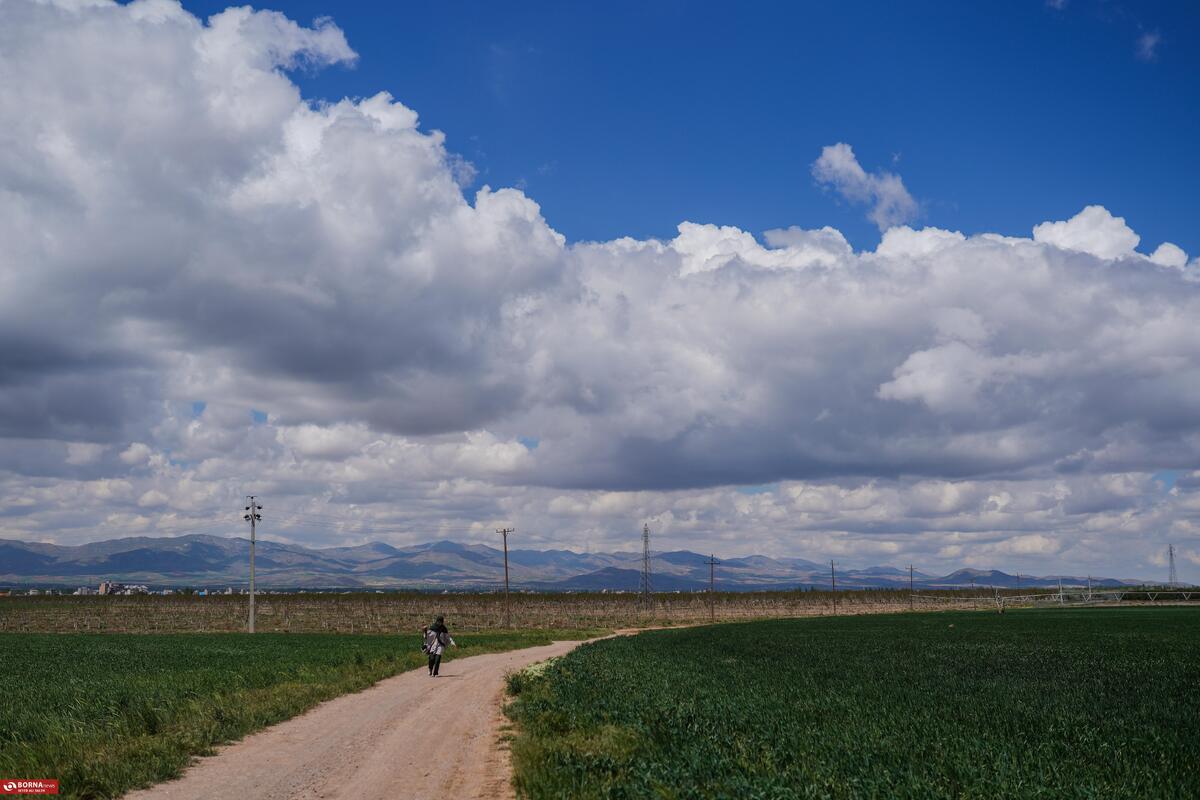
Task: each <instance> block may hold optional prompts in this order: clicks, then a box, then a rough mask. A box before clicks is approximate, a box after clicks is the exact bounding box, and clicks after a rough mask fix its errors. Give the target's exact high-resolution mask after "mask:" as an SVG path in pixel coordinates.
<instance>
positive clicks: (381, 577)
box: [0, 534, 1142, 591]
mask: <svg viewBox="0 0 1200 800" xmlns="http://www.w3.org/2000/svg"><path fill="white" fill-rule="evenodd" d="M641 561H642V557H641V554H640V553H632V552H615V553H576V552H573V551H571V550H509V551H508V564H509V574H510V581H511V584H512V586H513V587H514V588H518V589H530V590H540V591H601V590H610V591H635V590H637V588H638V586H639V580H640V575H641V572H640V571H641ZM249 562H250V542H249V540H248V539H240V538H225V537H220V536H209V535H204V534H191V535H187V536H179V537H173V538H152V537H133V538H125V539H112V540H109V541H103V542H93V543H91V544H83V545H76V546H63V545H54V544H42V543H35V542H21V541H15V540H5V539H0V585H13V586H64V587H66V586H79V585H94V584H96V583H98V582H99V581H101V580H113V581H119V582H122V583H138V584H147V585H150V586H153V587H171V586H175V587H178V586H195V587H220V586H227V585H230V586H244V585H245V584H246V583H247V582H248V579H249V574H250V565H249ZM255 579H256V583H257V585H258V586H259V587H261V588H274V589H300V588H346V589H402V588H403V589H425V590H439V591H440V590H446V589H454V590H458V589H495V588H497V587H500V586H503V585H504V553H503V552H502V551H501V550H498V549H496V548H494V547H488V546H487V545H481V544H461V543H457V542H449V541H438V542H429V543H426V544H419V545H413V546H410V547H392V546H391V545H388V544H383V543H381V542H373V543H370V544H364V545H358V546H356V547H329V548H320V549H317V548H308V547H301V546H299V545H293V544H281V543H277V542H271V541H263V540H259V541H258V542H257V543H256V550H255ZM1060 579H1061V580H1062V582H1063V584H1064V585H1083V584H1086V583H1087V581H1088V578H1080V577H1079V576H1066V575H1064V576H1059V575H1049V576H1042V577H1034V576H1030V575H1020V576H1016V575H1010V574H1008V573H1005V572H1000V571H998V570H974V569H960V570H957V571H955V572H952V573H950V574H949V575H942V576H935V575H928V574H925V573H922V572H914V573H913V584H914V585H915V586H916V587H918V588H926V589H933V588H937V589H955V588H970V587H972V586H976V587H990V586H997V587H1013V586H1024V587H1051V586H1058V583H1059V580H1060ZM708 580H709V567H708V557H707V556H703V555H700V554H698V553H692V552H689V551H687V550H675V551H670V552H661V553H655V554H654V556H653V560H652V585H653V587H654V589H655V591H695V590H698V589H704V588H707V587H708ZM1091 581H1092V584H1093V585H1094V586H1098V587H1100V586H1123V585H1133V584H1139V583H1142V582H1141V581H1133V580H1118V579H1114V578H1096V577H1093V578H1091ZM908 582H909V574H908V570H906V569H905V570H901V569H897V568H895V567H887V566H883V567H868V568H865V569H841V568H839V569H838V571H837V585H838V588H839V589H866V588H907V586H908ZM716 583H717V588H718V589H721V590H725V591H733V590H736V591H743V590H744V591H749V590H764V589H796V588H816V589H828V588H829V586H830V574H829V565H828V564H819V563H817V562H814V561H808V560H805V559H803V558H770V557H768V556H758V555H756V556H746V557H743V558H729V559H723V560H721V561H720V562H719V564H718V566H717V570H716Z"/></svg>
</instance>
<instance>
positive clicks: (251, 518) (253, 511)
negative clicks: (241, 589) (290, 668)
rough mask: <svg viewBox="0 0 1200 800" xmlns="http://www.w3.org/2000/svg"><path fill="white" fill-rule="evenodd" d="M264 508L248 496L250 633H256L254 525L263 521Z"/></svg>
mask: <svg viewBox="0 0 1200 800" xmlns="http://www.w3.org/2000/svg"><path fill="white" fill-rule="evenodd" d="M260 511H262V506H260V505H259V504H258V498H256V497H255V496H254V495H252V494H250V495H246V513H245V514H243V515H242V519H244V520H246V521H247V522H249V523H250V625H249V632H250V633H254V523H255V522H257V521H259V520H261V519H262V514H259V513H258V512H260Z"/></svg>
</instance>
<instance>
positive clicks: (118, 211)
mask: <svg viewBox="0 0 1200 800" xmlns="http://www.w3.org/2000/svg"><path fill="white" fill-rule="evenodd" d="M355 58H356V56H355V54H354V52H353V50H352V49H351V47H350V45H349V44H348V43H347V41H346V39H345V37H344V36H343V34H342V32H341V31H340V30H339V29H338V28H337V27H336V26H335V25H334V24H333V23H331V22H322V23H319V24H317V25H316V26H315V27H309V28H306V27H303V26H300V25H297V24H295V23H293V22H291V21H289V20H287V19H286V18H284V17H283V16H281V15H279V14H276V13H273V12H260V11H253V10H251V9H248V8H241V9H230V10H228V11H226V12H223V13H221V14H218V15H216V16H214V17H212V18H210V19H209V20H206V21H202V20H199V19H197V18H195V17H193V16H192V15H190V14H188V13H187V12H185V11H184V10H182V9H181V8H180V7H179V6H178V5H177V4H174V3H170V2H166V1H165V0H141V1H139V2H134V3H131V4H128V5H124V6H122V5H116V4H110V3H95V4H87V5H81V4H73V3H32V2H23V1H22V0H17V1H15V2H8V3H4V4H3V5H0V131H2V133H0V137H2V138H3V145H4V146H3V147H0V436H2V437H4V442H3V446H2V447H0V513H2V514H3V516H2V517H0V535H2V536H5V537H10V538H26V539H41V540H56V541H62V542H77V541H83V540H88V539H98V538H104V537H107V536H113V535H126V534H131V533H142V532H154V531H160V532H181V531H183V530H211V531H214V532H234V531H237V530H239V529H238V528H237V527H236V521H237V518H238V517H237V514H236V509H237V508H238V507H239V506H238V498H239V496H240V495H242V494H244V493H247V492H250V491H254V492H255V493H257V494H260V495H264V496H266V497H268V498H271V500H270V501H268V502H269V504H270V505H271V511H273V512H275V517H274V520H273V524H274V525H275V526H276V527H275V528H274V532H275V535H277V536H279V537H280V538H290V539H293V540H296V541H306V542H309V543H314V542H316V543H343V542H349V543H353V542H356V541H363V540H367V539H385V540H390V541H394V542H397V543H403V542H407V541H414V540H423V539H427V538H429V537H430V536H434V535H439V534H441V535H447V536H453V537H454V538H460V539H463V538H490V537H491V534H490V531H491V529H492V527H494V523H495V522H497V521H517V522H518V524H519V525H520V527H521V529H522V531H524V532H526V535H527V536H528V537H529V538H528V539H526V542H527V543H536V544H542V545H549V544H554V545H557V546H571V547H585V546H593V547H597V548H599V547H602V546H603V547H613V546H622V545H625V544H627V540H628V538H629V536H630V535H631V533H632V532H634V531H636V530H637V528H639V527H640V523H641V521H642V520H644V519H651V520H653V521H654V523H655V524H656V526H658V529H659V530H660V531H661V532H662V533H664V534H665V535H666V536H667V537H668V540H669V541H671V542H672V544H673V545H677V546H695V547H697V548H699V547H711V548H716V549H717V550H718V551H719V552H750V551H762V552H770V553H777V554H797V555H810V556H818V555H826V554H834V555H837V556H839V557H843V558H847V557H849V558H859V559H861V560H863V561H876V560H891V559H905V558H908V559H913V560H915V561H916V562H917V563H919V564H925V565H927V566H928V567H929V568H937V567H938V566H941V565H943V564H959V563H985V562H986V563H990V564H996V563H997V562H998V561H1003V562H1004V563H1006V564H1011V565H1012V566H1013V568H1022V569H1025V570H1026V571H1029V570H1030V569H1031V568H1032V567H1033V566H1034V565H1043V566H1045V567H1046V568H1047V569H1049V568H1051V567H1056V566H1058V565H1061V566H1064V567H1065V566H1067V565H1076V566H1079V567H1087V566H1092V565H1094V566H1095V567H1096V568H1100V567H1106V568H1108V569H1109V570H1110V571H1113V570H1116V569H1117V568H1118V567H1120V568H1121V569H1125V568H1126V567H1128V568H1129V569H1130V570H1133V571H1137V568H1138V567H1139V565H1151V564H1152V561H1150V560H1149V559H1151V555H1152V553H1153V552H1157V551H1156V548H1158V547H1159V544H1160V543H1161V542H1162V541H1164V539H1163V537H1164V536H1168V535H1169V536H1171V537H1173V540H1174V541H1176V542H1177V543H1179V544H1181V547H1182V548H1183V549H1184V550H1185V551H1187V552H1192V551H1200V528H1198V527H1197V513H1198V511H1200V494H1198V493H1197V491H1196V489H1197V486H1198V485H1200V472H1197V471H1195V470H1196V467H1197V465H1198V464H1200V405H1198V404H1197V403H1196V402H1195V398H1196V397H1197V396H1200V344H1198V343H1197V339H1196V337H1195V335H1194V320H1196V319H1197V318H1200V284H1198V283H1197V281H1196V275H1197V268H1196V262H1194V261H1192V262H1190V265H1189V262H1188V257H1187V254H1185V253H1183V251H1182V250H1180V249H1179V248H1178V247H1176V246H1175V245H1172V244H1170V243H1162V244H1160V245H1159V246H1158V247H1157V248H1156V249H1155V250H1154V251H1153V252H1152V254H1150V255H1146V254H1143V253H1142V252H1139V251H1138V250H1137V249H1136V248H1137V247H1138V246H1139V245H1140V244H1141V242H1140V240H1139V237H1138V236H1137V234H1135V233H1134V232H1133V231H1132V230H1130V229H1129V227H1128V226H1127V225H1126V223H1125V221H1124V220H1123V219H1121V218H1120V217H1114V216H1113V215H1112V214H1110V213H1109V212H1108V211H1107V210H1106V209H1104V208H1102V207H1099V206H1091V207H1088V208H1086V209H1084V210H1083V211H1081V212H1080V213H1079V214H1078V215H1076V216H1075V217H1073V218H1071V219H1069V220H1064V221H1051V222H1047V223H1044V224H1041V225H1038V226H1036V227H1035V228H1034V230H1033V233H1032V237H1031V238H1012V237H1004V236H998V235H994V234H981V235H971V236H966V235H963V234H961V233H958V232H954V231H944V230H939V229H936V228H925V229H921V230H915V229H912V228H909V227H906V226H904V225H903V223H904V222H907V221H909V220H911V219H912V218H913V216H914V215H915V213H916V210H917V207H916V203H915V201H913V199H912V197H911V196H910V195H909V194H908V192H907V190H905V188H904V186H903V183H902V182H901V181H900V179H899V177H897V176H894V175H889V174H886V173H875V174H871V173H867V172H865V171H864V170H863V169H862V167H861V166H860V165H859V164H858V161H857V159H856V158H855V157H854V153H853V150H852V149H851V148H850V147H849V146H848V145H845V144H838V145H834V146H832V147H828V148H825V150H824V151H823V152H822V153H821V156H820V157H819V158H818V160H817V162H816V163H815V164H814V165H813V168H812V169H813V174H814V176H815V177H816V178H817V179H818V180H819V181H821V182H823V183H827V184H829V185H830V186H832V187H833V188H834V189H835V190H836V191H838V192H839V193H841V194H842V195H843V196H845V197H846V198H847V199H850V200H852V201H856V202H862V203H865V204H868V205H869V206H870V207H871V211H870V216H871V218H872V219H873V220H874V221H875V222H876V223H877V224H878V225H879V227H880V229H881V230H883V231H884V234H883V237H882V241H881V242H880V244H879V246H878V247H877V248H876V249H875V250H874V251H862V252H855V251H854V250H853V248H852V247H851V246H850V245H849V244H848V242H847V241H846V239H845V238H844V237H843V236H842V235H841V233H839V232H838V231H836V230H834V229H832V228H828V227H825V228H820V229H815V230H814V229H805V228H802V227H792V228H787V229H779V230H772V231H767V232H765V233H764V234H763V236H762V237H761V240H760V238H759V237H756V236H755V235H753V234H752V233H751V232H748V231H742V230H739V229H737V228H732V227H722V226H717V225H711V224H698V223H692V222H683V223H682V224H680V226H679V230H678V235H677V236H676V237H675V238H673V239H670V240H664V241H659V240H635V239H628V238H626V239H618V240H615V241H609V242H591V243H574V244H572V243H568V242H566V241H565V239H564V237H563V236H561V235H560V234H559V233H557V232H556V231H555V230H554V229H553V228H552V226H551V225H550V224H549V223H548V222H547V221H546V220H545V219H544V218H543V216H542V213H541V209H540V208H539V206H538V205H537V203H536V202H534V200H533V199H531V198H530V197H528V196H526V195H525V194H524V193H523V192H521V191H518V190H515V189H508V188H501V189H492V188H489V187H486V186H485V187H482V188H479V189H478V190H474V191H472V190H469V188H468V187H469V186H470V181H471V176H472V170H471V169H470V167H469V165H467V164H465V163H464V162H463V161H462V160H461V159H459V158H458V157H456V156H455V155H454V154H453V153H450V152H448V151H447V150H446V148H445V145H444V137H443V136H442V134H441V133H439V132H437V131H425V130H423V129H422V128H421V126H420V121H419V117H418V115H417V113H416V112H415V111H414V110H412V109H409V108H408V107H406V106H404V105H403V104H402V103H401V102H399V101H397V100H395V99H394V98H392V97H390V96H389V95H387V94H386V93H380V94H377V95H374V96H372V97H367V98H357V99H345V100H341V101H339V102H336V103H318V102H312V101H308V100H306V99H305V98H304V97H302V95H301V93H300V91H299V89H298V88H297V86H296V85H295V84H294V83H293V82H292V81H291V80H290V79H289V77H288V75H287V71H288V70H290V69H294V68H296V67H298V66H305V67H307V68H317V67H321V66H327V65H331V64H338V63H346V62H350V61H353V60H354V59H355ZM1164 476H1165V477H1164ZM230 509H233V511H234V512H235V513H233V514H232V519H233V524H234V527H233V528H232V530H230V528H229V524H230V523H229V521H228V520H227V519H226V517H228V516H230V514H229V511H230ZM268 529H269V528H268ZM1189 548H1190V549H1189Z"/></svg>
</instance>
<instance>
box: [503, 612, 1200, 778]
mask: <svg viewBox="0 0 1200 800" xmlns="http://www.w3.org/2000/svg"><path fill="white" fill-rule="evenodd" d="M509 688H510V691H511V692H512V693H513V694H515V699H514V700H513V702H512V703H511V705H510V708H509V713H510V716H512V717H513V718H514V720H515V722H516V727H517V729H518V734H517V738H516V741H515V742H514V744H513V749H514V760H515V767H516V777H517V788H518V792H519V793H520V794H521V795H522V796H524V797H531V798H564V797H571V798H601V797H603V798H740V799H743V800H745V799H747V798H779V799H780V800H783V798H808V797H811V798H825V797H829V798H993V797H1002V798H1007V797H1011V798H1186V797H1200V771H1198V770H1200V613H1197V611H1196V610H1195V609H1191V608H1124V609H1064V610H1030V611H1018V612H1011V611H1010V612H1009V613H1007V614H1003V615H1000V614H996V613H973V612H955V613H943V614H902V615H891V616H870V617H844V618H819V619H804V620H773V621H764V622H749V623H743V624H732V625H717V626H712V627H704V628H692V629H681V630H664V631H653V632H648V633H643V634H641V635H639V636H636V637H626V638H618V639H609V640H605V641H601V642H596V643H593V644H588V645H584V646H583V647H581V648H579V649H577V650H575V651H574V652H573V653H571V654H570V655H568V656H565V657H563V658H562V659H559V660H557V661H555V662H553V663H552V664H551V665H550V666H549V667H545V668H542V669H539V670H534V671H531V672H526V673H518V674H516V675H513V676H510V679H509Z"/></svg>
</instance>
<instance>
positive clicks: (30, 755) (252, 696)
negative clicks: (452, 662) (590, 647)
mask: <svg viewBox="0 0 1200 800" xmlns="http://www.w3.org/2000/svg"><path fill="white" fill-rule="evenodd" d="M590 633H593V632H588V631H553V630H538V631H525V632H507V633H468V634H462V635H458V636H456V637H455V638H456V641H457V643H458V645H459V647H457V648H452V649H451V650H449V651H447V657H448V658H450V659H452V658H456V657H457V658H462V657H464V656H470V655H478V654H480V653H489V652H498V651H501V650H512V649H516V648H522V647H533V646H536V645H542V644H549V643H550V642H552V641H555V640H561V639H572V638H575V639H580V638H586V636H587V635H589V634H590ZM419 648H420V635H419V634H418V633H416V632H415V631H414V632H413V633H412V634H411V635H409V636H364V635H359V636H349V635H339V634H290V635H289V634H271V633H267V634H257V635H255V636H245V635H242V634H170V635H153V634H150V635H131V634H36V633H30V634H23V633H8V634H0V777H5V778H30V777H32V778H57V779H58V780H59V781H60V785H61V789H62V793H63V794H64V795H65V796H67V797H74V798H109V797H116V796H119V795H120V794H121V793H122V792H124V791H125V790H127V789H130V788H133V787H137V786H143V785H146V784H149V783H154V782H157V781H161V780H165V779H167V778H170V777H173V776H175V775H177V774H179V772H180V771H181V770H182V768H183V767H184V766H186V765H187V763H188V761H189V760H190V759H191V757H192V756H194V755H197V754H201V753H207V752H209V751H211V749H212V747H213V746H214V745H216V744H220V743H222V742H227V741H231V740H234V739H238V738H240V737H241V736H243V735H245V734H246V733H248V732H250V731H253V730H257V729H259V728H262V727H265V726H267V725H271V724H273V723H275V722H279V721H281V720H284V719H287V718H289V717H292V716H295V715H296V714H299V713H301V712H303V711H305V710H307V709H309V708H311V707H312V706H314V705H316V704H317V703H319V702H321V701H323V700H327V699H329V698H332V697H336V696H337V695H340V694H345V693H347V692H354V691H358V690H360V689H364V688H366V687H368V686H370V685H371V684H373V683H375V682H376V681H378V680H381V679H382V678H386V677H388V676H391V675H394V674H396V673H398V672H403V671H405V670H409V669H414V668H416V667H418V666H420V665H421V664H422V663H423V660H424V655H423V654H422V653H421V652H420V649H419Z"/></svg>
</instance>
